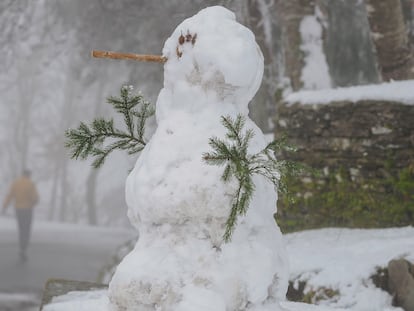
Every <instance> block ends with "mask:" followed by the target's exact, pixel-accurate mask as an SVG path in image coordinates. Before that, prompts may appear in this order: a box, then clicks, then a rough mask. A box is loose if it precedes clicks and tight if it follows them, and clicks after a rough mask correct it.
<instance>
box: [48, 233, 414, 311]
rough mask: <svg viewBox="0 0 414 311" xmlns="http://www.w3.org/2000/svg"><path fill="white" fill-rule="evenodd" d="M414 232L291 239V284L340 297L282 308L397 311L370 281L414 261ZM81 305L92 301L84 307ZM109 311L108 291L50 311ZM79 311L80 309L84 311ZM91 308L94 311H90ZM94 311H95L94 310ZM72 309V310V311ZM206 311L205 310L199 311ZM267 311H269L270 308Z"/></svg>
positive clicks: (67, 299)
mask: <svg viewBox="0 0 414 311" xmlns="http://www.w3.org/2000/svg"><path fill="white" fill-rule="evenodd" d="M413 237H414V228H413V227H405V228H389V229H342V228H337V229H333V228H330V229H320V230H309V231H303V232H297V233H291V234H286V235H285V236H284V239H285V241H286V248H287V252H288V254H289V262H290V270H291V273H290V280H292V281H295V280H296V281H298V280H302V281H307V288H306V289H305V290H309V289H311V288H313V289H317V288H320V287H326V288H332V289H336V290H338V291H339V296H336V297H333V298H332V299H331V300H325V301H320V302H319V303H320V304H321V305H319V306H315V305H309V304H302V303H294V302H282V306H283V307H284V308H285V309H286V310H290V311H312V310H315V311H333V310H335V311H338V310H350V311H379V310H381V311H388V310H389V311H391V310H395V311H397V310H401V309H399V308H395V307H392V306H391V296H390V295H389V294H388V293H386V292H384V291H382V290H380V289H378V288H375V286H374V285H373V284H372V281H371V280H370V276H371V275H372V274H373V273H375V270H376V268H377V267H385V266H387V263H388V261H390V260H391V259H395V258H405V259H407V260H410V261H414V238H413ZM76 301H78V302H79V301H80V302H82V301H88V303H87V304H85V305H82V304H81V303H78V302H76ZM73 303H75V305H76V306H77V307H76V310H77V311H88V310H98V308H97V306H99V307H102V308H101V309H99V310H102V311H106V310H107V309H106V308H107V307H108V304H109V301H108V298H107V292H106V291H99V292H94V293H81V292H75V293H71V294H70V295H66V296H64V297H59V298H57V299H56V300H54V301H53V303H51V304H49V305H47V306H46V308H45V309H44V310H45V311H72V310H74V309H73V305H74V304H73ZM78 307H79V308H78ZM88 307H91V309H88ZM92 307H94V308H92ZM71 308H72V309H71ZM198 310H203V309H198ZM263 310H267V309H266V308H265V309H263Z"/></svg>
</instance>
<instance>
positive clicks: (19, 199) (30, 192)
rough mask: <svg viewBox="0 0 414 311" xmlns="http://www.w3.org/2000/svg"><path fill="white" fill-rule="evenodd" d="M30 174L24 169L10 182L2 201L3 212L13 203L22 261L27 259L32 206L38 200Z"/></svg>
mask: <svg viewBox="0 0 414 311" xmlns="http://www.w3.org/2000/svg"><path fill="white" fill-rule="evenodd" d="M30 175H31V173H30V171H29V170H24V171H23V174H22V176H21V177H19V178H17V179H16V180H15V181H14V182H13V183H12V185H11V187H10V190H9V193H8V195H7V196H6V198H5V200H4V202H3V213H5V212H6V210H7V208H8V206H9V205H10V203H12V202H13V203H14V209H15V212H16V219H17V224H18V228H19V244H20V258H21V259H22V260H23V261H26V260H27V247H28V246H29V240H30V233H31V226H32V218H33V208H34V206H35V205H36V204H37V203H38V201H39V195H38V192H37V189H36V186H35V184H34V182H33V181H32V180H31V178H30Z"/></svg>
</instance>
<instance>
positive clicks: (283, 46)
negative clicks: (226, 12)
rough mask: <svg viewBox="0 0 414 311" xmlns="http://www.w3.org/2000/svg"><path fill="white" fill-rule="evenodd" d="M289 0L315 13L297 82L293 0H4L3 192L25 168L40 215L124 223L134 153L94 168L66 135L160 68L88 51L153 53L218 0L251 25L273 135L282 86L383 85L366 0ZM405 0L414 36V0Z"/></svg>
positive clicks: (0, 42) (152, 89)
mask: <svg viewBox="0 0 414 311" xmlns="http://www.w3.org/2000/svg"><path fill="white" fill-rule="evenodd" d="M296 2H298V3H299V4H300V7H299V9H300V10H302V14H303V15H306V14H307V15H310V16H313V17H314V19H313V20H310V24H309V25H310V27H309V29H310V32H309V33H308V35H309V36H308V38H309V40H308V43H309V44H310V45H309V46H310V48H309V51H310V52H309V53H310V54H309V55H313V56H312V57H313V58H312V60H313V61H316V67H313V68H316V70H313V71H311V74H310V75H309V76H308V77H306V76H302V77H300V79H299V80H298V79H296V80H298V82H295V72H294V70H295V69H294V67H295V66H294V65H292V61H293V62H294V61H295V59H296V60H297V61H299V62H301V64H300V65H301V66H302V67H303V66H305V65H306V58H304V57H303V55H302V56H301V57H296V56H295V54H294V50H293V49H291V46H290V45H289V44H288V43H286V42H287V41H286V38H289V36H290V37H292V34H290V33H289V31H290V30H289V29H290V28H289V22H291V21H292V19H293V15H292V14H293V13H294V10H293V11H292V9H291V8H289V3H290V2H289V1H278V0H241V1H202V0H193V1H190V0H169V1H160V0H152V1H149V0H148V1H144V0H142V1H139V0H119V1H111V0H89V1H82V0H71V1H65V0H37V1H30V0H2V1H1V2H0V55H1V57H0V94H1V95H0V145H1V148H0V176H1V178H0V197H1V198H4V197H5V195H6V193H7V191H8V188H9V185H10V183H11V182H12V180H13V179H14V178H16V177H17V176H18V175H19V174H20V173H21V171H22V170H23V169H24V168H28V169H30V170H31V171H32V176H33V180H34V181H35V182H36V184H37V186H38V189H39V193H40V203H39V205H38V206H37V207H36V218H37V219H44V220H50V221H59V222H72V223H88V224H92V225H126V224H128V223H129V222H128V221H127V219H126V206H125V200H124V182H125V179H126V177H127V175H128V172H129V170H130V169H132V167H133V165H134V163H135V160H136V157H131V156H127V155H124V154H122V153H115V154H113V155H111V156H110V157H109V158H108V159H107V161H106V163H105V165H104V166H103V168H102V169H99V170H95V169H93V168H92V167H91V165H90V163H91V162H90V161H75V160H71V159H70V157H69V150H67V149H66V148H65V147H64V142H65V136H64V133H65V130H67V129H68V128H74V127H77V126H78V124H79V123H80V121H84V122H87V123H89V122H90V121H91V120H93V119H94V118H96V117H98V116H101V117H106V118H110V117H114V116H113V115H111V113H112V111H111V107H110V106H109V105H108V104H106V103H105V99H106V98H107V97H108V96H110V95H118V93H119V89H120V87H121V86H122V85H123V84H128V85H133V86H134V88H135V90H137V91H138V90H140V91H142V93H143V95H144V97H145V98H146V99H147V100H149V101H150V102H152V103H155V101H156V98H157V95H158V92H159V90H160V89H161V88H162V84H163V67H162V65H159V64H153V63H137V62H133V61H120V60H103V59H93V58H92V57H91V56H90V52H91V51H92V50H93V49H98V50H109V51H120V52H130V53H143V54H161V51H162V47H163V44H164V42H165V40H166V39H167V38H168V37H169V35H170V34H171V33H172V32H173V30H174V29H175V27H176V25H178V24H179V23H180V22H181V21H182V20H183V19H185V18H186V17H189V16H192V15H193V14H195V13H196V12H197V11H199V10H200V9H202V8H204V7H206V6H210V5H215V4H221V5H225V6H226V7H227V8H229V9H231V10H233V11H235V13H236V15H237V19H238V20H239V21H240V22H241V23H243V24H244V25H246V26H248V27H249V28H251V29H252V31H253V32H255V35H256V38H257V41H258V43H259V45H260V46H261V49H262V51H263V54H264V56H265V77H264V79H263V83H262V87H261V89H260V91H259V93H258V94H257V96H256V98H255V100H254V105H252V106H251V109H250V112H251V117H252V118H253V119H254V120H255V121H256V123H257V124H258V125H259V126H260V127H261V128H262V130H263V131H264V132H266V133H272V130H273V124H272V122H273V119H274V118H275V116H276V114H277V101H276V99H277V98H278V96H280V93H281V91H282V90H283V92H284V93H285V94H286V93H288V92H291V91H297V90H301V89H320V88H330V87H340V86H351V85H360V84H368V83H376V82H379V81H380V78H379V76H378V70H377V66H376V62H375V57H374V52H373V47H372V42H371V39H370V34H369V29H368V21H367V16H366V7H365V3H364V1H361V0H346V1H343V0H336V1H329V0H320V1H296ZM301 2H302V3H301ZM316 2H317V5H316V6H315V3H316ZM402 2H403V3H405V5H406V6H405V7H404V16H405V19H406V23H407V25H410V27H408V28H407V29H409V31H410V33H411V24H412V23H411V6H410V5H411V2H410V1H408V0H407V1H402ZM292 12H293V13H292ZM289 14H291V15H289ZM303 15H302V17H303ZM312 21H316V26H315V23H314V24H312ZM312 29H313V30H312ZM305 30H306V29H305ZM304 33H305V34H306V32H304V31H302V34H304ZM229 39H231V38H229ZM314 47H316V48H314ZM212 48H214V47H212ZM318 49H319V50H318ZM312 51H314V52H312ZM315 51H316V52H315ZM302 52H303V51H302ZM312 53H313V54H312ZM290 58H293V60H292V59H290ZM307 62H308V63H309V62H310V60H309V59H308V60H307ZM319 69H320V70H319ZM278 94H279V95H278ZM118 121H119V122H122V120H118ZM152 125H153V126H155V122H154V121H153V122H152ZM189 135H190V133H189ZM9 213H10V211H9Z"/></svg>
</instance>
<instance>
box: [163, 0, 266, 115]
mask: <svg viewBox="0 0 414 311" xmlns="http://www.w3.org/2000/svg"><path fill="white" fill-rule="evenodd" d="M163 55H164V56H165V57H167V58H168V61H167V62H166V63H165V67H164V72H165V73H164V87H165V88H168V89H171V90H174V89H180V90H183V87H182V86H183V85H188V86H189V87H190V88H194V87H195V88H198V89H199V90H200V92H209V93H210V94H211V93H213V94H215V95H217V98H218V99H220V100H223V101H226V102H232V103H235V104H236V105H237V106H238V108H239V109H240V110H241V111H245V110H247V105H248V103H249V101H250V100H251V99H252V98H253V96H254V95H255V93H256V92H257V90H258V88H259V86H260V83H261V81H262V75H263V55H262V52H261V51H260V48H259V46H258V45H257V43H256V41H255V38H254V35H253V33H252V32H251V31H250V30H249V29H248V28H246V27H245V26H243V25H241V24H239V23H238V22H236V19H235V15H234V13H233V12H231V11H229V10H227V9H225V8H223V7H220V6H214V7H209V8H206V9H203V10H201V11H200V12H199V13H197V14H196V15H194V16H193V17H190V18H188V19H186V20H184V21H183V22H182V23H181V24H180V25H178V26H177V28H176V29H175V31H174V32H173V34H172V35H171V37H170V38H168V40H167V41H166V42H165V45H164V49H163ZM178 85H180V87H178Z"/></svg>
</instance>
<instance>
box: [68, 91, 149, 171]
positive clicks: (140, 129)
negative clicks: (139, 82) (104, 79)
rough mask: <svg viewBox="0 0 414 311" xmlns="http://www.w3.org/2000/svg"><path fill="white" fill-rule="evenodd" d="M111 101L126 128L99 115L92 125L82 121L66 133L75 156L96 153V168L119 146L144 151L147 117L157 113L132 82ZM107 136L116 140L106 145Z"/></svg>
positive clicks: (94, 163) (72, 154)
mask: <svg viewBox="0 0 414 311" xmlns="http://www.w3.org/2000/svg"><path fill="white" fill-rule="evenodd" d="M107 102H108V103H109V104H111V105H112V106H113V108H114V109H115V111H116V112H117V113H119V114H121V115H122V116H123V118H124V122H125V127H126V129H125V130H119V129H117V128H115V127H114V121H113V119H110V120H105V119H102V118H98V119H95V120H93V122H92V124H91V125H87V124H85V123H84V122H81V124H80V125H79V127H78V128H76V129H69V130H67V131H66V133H65V134H66V137H67V139H68V140H67V141H66V144H65V146H66V147H68V148H70V149H71V157H72V158H74V159H78V158H80V159H86V158H88V157H89V156H92V157H95V160H94V161H93V163H92V165H93V166H94V167H95V168H99V167H100V166H101V165H102V164H103V163H104V161H105V159H106V157H107V156H108V155H109V154H110V153H111V152H112V151H114V150H116V149H121V150H126V151H127V152H128V153H129V154H134V153H137V152H140V151H141V150H142V149H143V148H144V147H145V145H146V141H145V138H144V134H145V124H146V121H147V119H148V118H149V117H151V116H152V115H154V113H155V110H154V108H153V107H152V105H151V104H150V103H149V102H147V101H145V100H144V98H143V96H142V95H141V94H132V87H131V86H123V87H122V88H121V94H120V97H112V96H111V97H109V98H108V100H107ZM107 139H109V140H111V141H112V142H110V143H108V144H106V145H104V143H105V141H107Z"/></svg>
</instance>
